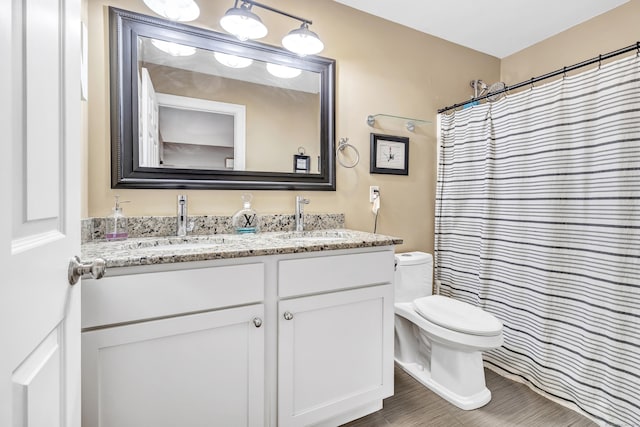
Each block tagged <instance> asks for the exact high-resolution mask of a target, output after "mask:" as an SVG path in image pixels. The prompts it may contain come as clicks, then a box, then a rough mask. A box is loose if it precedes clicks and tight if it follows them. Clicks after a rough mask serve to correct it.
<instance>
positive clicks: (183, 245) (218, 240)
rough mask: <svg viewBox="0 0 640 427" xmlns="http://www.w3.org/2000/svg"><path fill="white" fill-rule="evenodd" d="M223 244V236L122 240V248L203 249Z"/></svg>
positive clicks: (160, 249) (157, 249)
mask: <svg viewBox="0 0 640 427" xmlns="http://www.w3.org/2000/svg"><path fill="white" fill-rule="evenodd" d="M224 244H225V238H224V237H215V236H189V237H161V238H157V239H149V240H136V241H129V242H123V243H122V244H121V248H122V249H123V250H149V251H176V250H194V249H205V248H211V247H215V246H220V245H224Z"/></svg>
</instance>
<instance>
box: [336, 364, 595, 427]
mask: <svg viewBox="0 0 640 427" xmlns="http://www.w3.org/2000/svg"><path fill="white" fill-rule="evenodd" d="M485 375H486V382H487V387H488V388H489V390H491V394H492V396H493V397H492V399H491V402H489V403H488V404H487V405H485V406H483V407H482V408H479V409H476V410H473V411H463V410H462V409H458V408H457V407H455V406H453V405H452V404H450V403H449V402H447V401H445V400H444V399H442V398H440V397H439V396H438V395H436V394H435V393H433V392H432V391H430V390H428V389H427V388H425V387H423V386H422V384H420V383H418V382H417V381H416V380H414V379H413V378H412V377H411V376H409V375H408V374H407V373H405V372H404V371H403V370H402V369H400V368H398V367H397V366H396V368H395V394H394V395H393V396H392V397H390V398H388V399H385V401H384V407H383V409H382V410H380V411H378V412H375V413H373V414H371V415H368V416H366V417H363V418H360V419H358V420H355V421H352V422H350V423H349V424H345V425H344V427H388V426H397V427H419V426H428V427H467V426H473V427H485V426H486V427H512V426H525V427H565V426H572V427H594V426H597V424H595V423H593V422H592V421H590V420H589V419H587V418H585V417H583V416H582V415H580V414H578V413H577V412H574V411H572V410H570V409H567V408H565V407H563V406H561V405H558V404H557V403H555V402H552V401H550V400H548V399H546V398H544V397H542V396H540V395H539V394H537V393H536V392H534V391H532V390H531V389H529V388H528V387H527V386H525V385H524V384H520V383H517V382H514V381H511V380H508V379H506V378H504V377H502V376H500V375H498V374H496V373H495V372H493V371H490V370H488V369H485Z"/></svg>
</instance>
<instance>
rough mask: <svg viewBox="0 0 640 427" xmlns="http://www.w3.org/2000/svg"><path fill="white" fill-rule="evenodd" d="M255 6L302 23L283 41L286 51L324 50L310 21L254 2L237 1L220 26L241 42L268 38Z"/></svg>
mask: <svg viewBox="0 0 640 427" xmlns="http://www.w3.org/2000/svg"><path fill="white" fill-rule="evenodd" d="M145 1H148V0H145ZM253 6H256V7H260V8H262V9H266V10H269V11H271V12H275V13H278V14H280V15H284V16H287V17H289V18H292V19H295V20H297V21H300V22H302V25H300V28H296V29H294V30H291V31H290V32H289V34H287V35H286V36H284V38H283V39H282V45H283V46H284V47H285V49H287V50H289V51H291V52H293V53H297V54H298V55H301V56H305V55H315V54H316V53H320V52H321V51H322V49H324V43H322V41H321V40H320V38H319V37H318V35H317V34H316V33H314V32H313V31H311V30H310V29H309V25H311V24H312V22H311V21H310V20H309V19H305V18H300V17H298V16H295V15H291V14H290V13H287V12H283V11H281V10H279V9H275V8H273V7H271V6H267V5H266V4H262V3H258V2H256V1H253V0H235V3H234V5H233V7H232V8H231V9H229V10H227V12H226V13H225V14H224V16H223V17H222V18H221V19H220V26H221V27H222V28H224V30H225V31H227V32H228V33H230V34H232V35H234V36H236V37H237V38H238V39H239V40H255V39H261V38H262V37H264V36H266V35H267V33H268V30H267V27H266V26H265V25H264V24H263V23H262V20H261V19H260V17H259V16H258V15H256V14H255V13H253V11H252V10H251V8H252V7H253Z"/></svg>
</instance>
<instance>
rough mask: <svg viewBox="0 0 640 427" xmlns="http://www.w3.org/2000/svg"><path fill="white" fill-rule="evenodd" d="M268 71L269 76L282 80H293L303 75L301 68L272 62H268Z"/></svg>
mask: <svg viewBox="0 0 640 427" xmlns="http://www.w3.org/2000/svg"><path fill="white" fill-rule="evenodd" d="M267 71H268V72H269V74H271V75H273V76H276V77H280V78H281V79H292V78H294V77H298V76H299V75H300V74H301V73H302V70H301V69H299V68H293V67H287V66H286V65H279V64H272V63H270V62H267Z"/></svg>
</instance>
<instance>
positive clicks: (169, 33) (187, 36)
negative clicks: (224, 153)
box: [109, 7, 336, 191]
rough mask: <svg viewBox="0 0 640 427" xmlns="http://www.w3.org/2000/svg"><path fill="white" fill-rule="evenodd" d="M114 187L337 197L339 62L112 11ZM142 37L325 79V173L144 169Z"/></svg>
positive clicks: (322, 135)
mask: <svg viewBox="0 0 640 427" xmlns="http://www.w3.org/2000/svg"><path fill="white" fill-rule="evenodd" d="M109 21H110V23H109V25H110V73H111V79H110V84H111V187H112V188H169V189H176V188H191V189H254V190H330V191H335V189H336V183H335V175H336V173H335V156H334V151H335V148H334V141H335V60H333V59H329V58H323V57H319V56H307V57H300V56H298V55H296V54H293V53H290V52H288V51H286V50H284V49H280V48H278V47H274V46H270V45H266V44H262V43H256V42H241V41H239V40H237V39H236V38H234V37H231V36H228V35H226V34H221V33H217V32H214V31H210V30H206V29H202V28H197V27H192V26H189V25H184V24H179V23H176V22H173V21H167V20H164V19H160V18H155V17H150V16H146V15H142V14H138V13H134V12H130V11H126V10H122V9H117V8H113V7H110V8H109ZM138 36H142V37H151V38H156V39H160V40H167V41H171V42H175V43H179V44H183V45H189V46H194V47H197V48H202V49H209V50H215V51H219V52H223V53H228V54H235V55H240V56H245V57H246V56H248V57H251V58H253V59H256V60H261V61H268V62H274V63H277V64H282V65H287V66H291V67H296V68H300V69H303V70H308V71H313V72H316V73H319V75H320V84H321V90H320V147H321V148H320V165H321V166H320V171H319V172H320V173H318V174H300V173H293V172H292V173H280V172H256V171H229V170H204V169H177V168H171V169H169V168H159V167H141V166H138V165H139V161H138V96H137V93H138V80H137V78H136V76H137V67H138V62H137V58H138V54H137V50H138V44H137V40H138Z"/></svg>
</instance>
